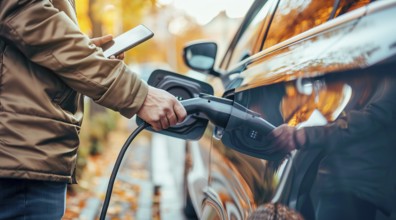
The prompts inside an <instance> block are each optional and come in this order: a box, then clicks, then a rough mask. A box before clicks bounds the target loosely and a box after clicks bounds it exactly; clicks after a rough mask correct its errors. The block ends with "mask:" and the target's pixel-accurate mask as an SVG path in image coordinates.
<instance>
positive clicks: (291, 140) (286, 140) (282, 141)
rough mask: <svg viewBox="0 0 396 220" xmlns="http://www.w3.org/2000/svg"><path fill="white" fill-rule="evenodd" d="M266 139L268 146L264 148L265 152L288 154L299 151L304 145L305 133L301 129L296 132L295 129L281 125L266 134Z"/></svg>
mask: <svg viewBox="0 0 396 220" xmlns="http://www.w3.org/2000/svg"><path fill="white" fill-rule="evenodd" d="M267 139H268V140H269V141H270V144H269V145H267V146H266V150H267V151H266V152H267V153H268V154H272V153H278V152H283V153H289V152H290V151H292V150H295V149H300V148H301V147H302V146H303V145H304V144H305V141H306V140H305V133H304V130H303V129H300V130H297V129H296V128H295V127H292V126H289V125H287V124H282V125H280V126H279V127H276V128H275V129H274V130H273V131H272V132H271V133H269V134H268V136H267Z"/></svg>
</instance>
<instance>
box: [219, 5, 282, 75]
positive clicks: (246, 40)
mask: <svg viewBox="0 0 396 220" xmlns="http://www.w3.org/2000/svg"><path fill="white" fill-rule="evenodd" d="M273 2H274V1H262V4H261V5H258V6H259V7H257V5H253V8H252V10H253V11H250V13H251V15H252V16H250V17H247V20H245V21H244V24H242V26H241V29H240V31H239V33H238V35H237V36H236V38H235V39H234V40H233V43H234V45H231V46H230V48H229V49H228V52H227V54H226V56H225V58H224V60H223V63H222V66H223V64H224V63H226V64H225V65H226V67H223V68H225V69H227V67H229V66H232V65H234V64H236V63H239V62H240V61H242V60H244V59H246V58H247V57H249V56H251V55H253V53H254V49H255V48H256V47H258V49H260V47H261V42H262V41H259V37H260V33H261V31H262V28H263V25H264V24H265V19H266V18H267V15H268V11H269V9H270V8H271V5H273ZM254 7H256V8H254ZM257 44H259V45H257ZM227 59H228V62H227V61H226V60H227Z"/></svg>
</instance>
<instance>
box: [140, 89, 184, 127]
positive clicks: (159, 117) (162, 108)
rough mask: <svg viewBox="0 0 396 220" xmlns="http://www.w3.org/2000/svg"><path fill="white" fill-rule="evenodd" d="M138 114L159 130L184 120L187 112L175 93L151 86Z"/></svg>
mask: <svg viewBox="0 0 396 220" xmlns="http://www.w3.org/2000/svg"><path fill="white" fill-rule="evenodd" d="M137 115H138V116H139V117H140V118H142V119H143V120H144V121H145V122H147V123H149V124H150V125H151V127H152V128H153V129H154V130H156V131H159V130H162V129H167V128H168V127H169V126H173V125H175V124H177V123H179V122H182V121H183V120H184V119H185V118H186V115H187V113H186V110H185V109H184V107H183V106H182V104H180V102H179V101H177V100H176V98H175V97H174V96H173V95H171V94H170V93H168V92H166V91H164V90H161V89H157V88H154V87H151V86H149V89H148V94H147V97H146V99H145V101H144V103H143V105H142V107H141V108H140V110H139V112H138V113H137Z"/></svg>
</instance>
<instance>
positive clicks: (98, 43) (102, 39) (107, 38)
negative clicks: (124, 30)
mask: <svg viewBox="0 0 396 220" xmlns="http://www.w3.org/2000/svg"><path fill="white" fill-rule="evenodd" d="M111 40H113V36H112V35H111V34H108V35H105V36H102V37H95V38H92V39H91V42H92V43H93V44H95V45H96V46H97V47H101V46H102V45H103V44H105V43H107V42H109V41H111ZM124 57H125V55H124V53H120V54H118V55H117V56H114V55H113V56H111V57H110V59H119V60H124Z"/></svg>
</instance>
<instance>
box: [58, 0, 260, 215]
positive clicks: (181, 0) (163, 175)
mask: <svg viewBox="0 0 396 220" xmlns="http://www.w3.org/2000/svg"><path fill="white" fill-rule="evenodd" d="M252 3H253V0H78V1H76V10H77V15H78V19H79V25H80V28H81V30H82V31H83V32H84V33H85V34H87V35H88V36H89V37H91V38H92V37H98V36H103V35H107V34H112V35H113V36H114V37H116V36H117V35H119V34H121V33H123V32H125V31H127V30H129V29H131V28H133V27H135V26H137V25H139V24H144V25H145V26H147V27H148V28H149V29H151V30H152V31H153V32H154V37H153V38H151V39H150V40H148V41H146V42H144V43H143V44H141V45H139V46H137V47H135V48H133V49H132V50H130V51H128V52H127V53H126V54H125V55H126V57H125V60H124V61H125V62H126V63H127V65H128V66H130V68H132V69H133V70H134V71H135V72H136V73H138V74H139V75H140V77H141V78H142V79H144V80H147V79H148V77H149V75H150V74H151V72H152V71H153V70H155V69H166V70H171V71H174V72H177V73H180V74H189V75H190V76H191V75H195V76H197V77H200V79H204V78H205V77H206V76H203V75H199V74H197V73H195V74H193V72H191V71H190V70H188V68H187V67H186V66H185V65H184V63H183V60H182V49H183V47H184V46H185V45H186V44H187V43H189V42H191V41H196V40H210V41H215V42H216V43H217V44H218V46H219V50H218V51H219V54H218V56H220V57H221V56H222V53H224V52H225V50H226V48H227V46H228V44H229V42H230V41H231V37H232V36H233V34H234V33H235V31H236V28H237V27H238V25H239V24H240V22H241V21H242V18H243V16H244V15H245V13H246V12H247V10H248V8H249V7H250V5H251V4H252ZM85 104H86V106H85V111H86V112H85V119H84V122H83V127H82V131H81V136H80V137H81V144H80V149H79V154H78V167H77V176H78V181H79V183H78V184H77V185H70V186H69V188H68V195H67V206H66V213H65V216H64V219H87V220H90V219H97V218H98V213H100V208H101V205H102V204H101V203H102V200H103V199H104V196H105V191H106V187H107V181H108V178H109V177H110V173H111V170H112V167H113V165H114V162H115V160H116V157H117V155H118V152H119V150H120V148H121V146H122V144H123V143H124V141H125V140H126V139H127V137H128V135H129V134H130V132H131V131H132V130H133V129H134V128H135V127H136V124H135V119H134V118H133V119H130V120H127V119H125V118H122V117H121V116H120V115H119V114H118V113H116V112H113V111H110V110H108V109H105V108H102V107H100V106H98V105H96V104H95V103H93V102H92V101H91V100H89V99H87V100H86V102H85ZM164 143H167V146H168V147H169V148H167V147H164V146H162V145H164ZM177 147H183V143H181V141H180V140H169V138H165V137H161V136H160V135H155V134H154V135H153V134H151V133H149V132H143V133H141V134H140V135H139V136H138V138H137V139H136V140H135V141H134V142H133V144H132V145H131V146H130V149H129V151H128V152H127V154H126V156H125V159H124V162H123V164H122V166H121V169H120V171H119V174H118V179H117V181H116V184H115V187H114V190H113V196H112V199H111V204H110V207H109V210H108V217H109V219H176V220H177V219H184V217H183V215H182V214H181V211H180V206H181V201H180V200H179V198H176V197H177V195H178V194H179V193H178V192H179V191H180V190H182V189H181V188H182V186H181V185H178V184H177V178H178V177H177V176H181V175H182V173H181V172H182V170H183V168H182V166H183V163H179V164H176V163H178V162H177V160H176V161H175V160H172V162H170V161H169V158H170V157H169V155H170V154H172V155H173V156H174V157H179V156H180V157H183V153H182V151H183V150H182V149H180V150H177V149H178V148H177ZM168 149H169V150H168ZM180 161H184V159H181V160H180ZM170 163H172V164H170ZM179 165H180V166H179ZM166 168H170V169H171V170H172V172H167V171H166V170H164V169H166ZM168 170H169V169H168ZM178 173H179V174H181V175H177V174H178ZM175 181H176V182H175ZM165 185H171V186H172V187H171V188H170V189H169V190H168V191H166V190H164V188H166V187H163V190H161V191H159V190H158V189H159V188H160V187H161V186H165ZM161 193H162V195H161ZM164 194H165V197H166V198H165V197H164ZM164 199H165V200H166V199H167V201H169V202H167V205H168V206H167V208H164V206H162V208H161V201H162V203H163V201H164Z"/></svg>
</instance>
